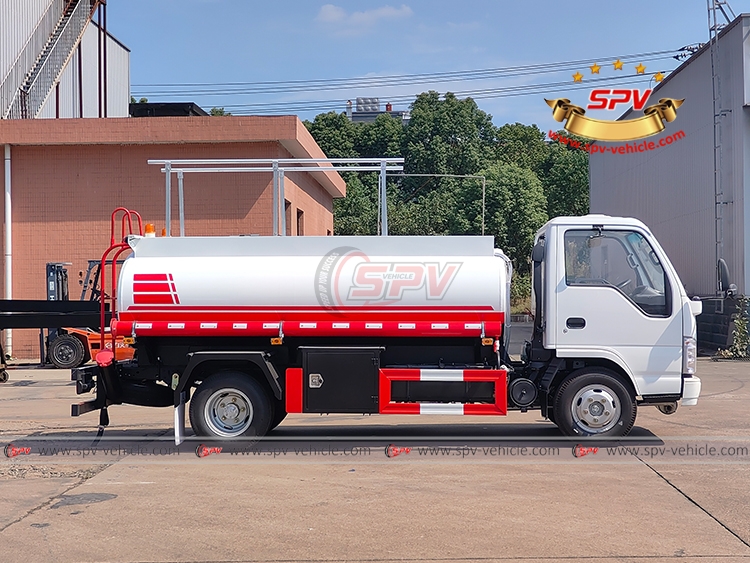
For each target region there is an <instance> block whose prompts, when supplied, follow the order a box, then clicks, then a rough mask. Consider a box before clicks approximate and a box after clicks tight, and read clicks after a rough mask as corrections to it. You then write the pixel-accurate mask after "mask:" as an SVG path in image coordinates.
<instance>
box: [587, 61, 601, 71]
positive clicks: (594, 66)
mask: <svg viewBox="0 0 750 563" xmlns="http://www.w3.org/2000/svg"><path fill="white" fill-rule="evenodd" d="M589 68H590V69H591V74H599V69H600V68H602V67H600V66H599V65H598V64H596V63H594V64H593V65H592V66H590V67H589Z"/></svg>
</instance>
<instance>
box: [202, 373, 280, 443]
mask: <svg viewBox="0 0 750 563" xmlns="http://www.w3.org/2000/svg"><path fill="white" fill-rule="evenodd" d="M272 418H273V406H272V404H271V400H270V399H269V397H268V393H267V392H266V390H265V389H264V388H263V386H262V385H261V384H260V383H258V382H257V381H256V380H255V379H253V378H252V377H250V376H249V375H247V374H246V373H241V372H236V371H224V372H220V373H217V374H215V375H212V376H211V377H209V378H207V379H206V380H204V381H203V383H201V384H200V385H199V386H198V389H196V391H195V394H194V395H193V397H192V399H191V400H190V425H191V426H192V427H193V431H194V432H195V433H196V434H197V435H198V436H209V437H214V438H239V437H261V436H264V435H265V434H266V432H268V430H269V428H270V426H271V421H272Z"/></svg>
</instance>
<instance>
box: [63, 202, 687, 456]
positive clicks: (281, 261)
mask: <svg viewBox="0 0 750 563" xmlns="http://www.w3.org/2000/svg"><path fill="white" fill-rule="evenodd" d="M124 224H125V222H124V220H123V225H124ZM124 230H125V229H124V228H123V234H124ZM113 233H114V227H113ZM112 242H113V246H112V248H111V249H110V251H111V250H113V249H115V250H117V255H118V256H119V255H120V254H122V253H123V252H125V253H127V252H130V251H131V250H132V253H131V255H130V256H129V257H128V258H127V259H126V260H125V261H124V264H123V265H122V266H121V268H120V272H119V281H118V282H117V288H116V296H117V298H116V300H115V301H114V303H112V304H111V305H112V309H113V310H114V311H113V312H114V314H113V316H112V321H111V331H110V332H109V336H108V337H111V338H115V337H117V336H123V337H125V339H126V341H127V342H129V343H132V345H133V346H134V347H135V348H136V353H135V358H134V359H133V360H132V361H124V362H118V361H115V360H114V358H113V357H112V354H111V352H109V351H103V352H101V353H100V354H99V356H98V357H97V364H98V365H96V366H90V367H84V368H79V369H77V370H73V379H74V380H75V381H76V382H77V392H78V393H79V394H80V393H84V392H87V391H90V390H92V389H94V388H95V389H96V399H94V400H91V401H88V402H86V403H80V404H76V405H73V409H72V414H73V416H78V415H79V414H83V413H85V412H89V411H92V410H97V409H99V410H101V414H100V422H101V424H103V425H106V424H107V423H108V420H109V419H108V415H107V407H108V406H110V405H113V404H122V403H125V404H135V405H148V406H173V407H174V408H175V439H176V441H177V443H179V442H181V441H182V439H183V433H184V419H185V413H184V409H185V405H186V403H187V401H188V400H189V405H190V408H189V415H190V423H191V425H192V428H193V430H194V432H195V433H196V434H197V435H199V436H209V437H214V438H225V439H231V438H238V437H246V436H263V435H265V434H266V433H267V432H268V431H269V430H270V429H272V428H274V427H275V426H277V425H278V424H279V423H280V422H281V421H282V420H283V418H284V417H285V416H286V415H287V413H358V414H361V413H371V414H457V415H505V414H507V411H508V410H509V409H514V410H521V411H527V410H541V414H542V415H543V416H544V417H546V418H548V419H550V420H551V421H552V422H554V423H555V424H556V425H557V426H558V427H559V429H560V430H561V431H562V433H563V434H565V435H570V436H603V437H604V436H606V437H609V436H623V435H626V434H627V433H628V432H629V431H630V429H631V428H632V426H633V424H634V422H635V418H636V409H637V407H639V406H645V405H653V406H656V407H658V408H659V409H660V410H661V411H662V412H664V413H665V414H671V413H673V412H674V411H675V410H676V408H677V406H678V404H680V403H681V404H682V405H695V404H696V402H697V400H698V396H699V394H700V388H701V383H700V379H698V378H697V377H696V376H695V367H696V341H695V337H696V321H695V317H696V316H697V315H699V314H700V312H701V303H700V302H699V301H691V300H689V299H688V297H687V294H686V293H685V290H684V288H683V286H682V284H681V282H680V279H679V277H678V276H677V272H676V271H675V270H674V268H673V267H672V265H671V264H670V262H669V259H668V258H667V256H666V254H665V253H664V251H663V250H662V249H661V247H660V246H659V244H658V243H657V241H656V240H655V238H654V237H653V235H652V234H651V232H650V231H649V230H648V228H647V227H646V226H645V225H644V224H643V223H641V222H640V221H637V220H635V219H626V218H617V217H608V216H603V215H587V216H585V217H559V218H556V219H553V220H551V221H549V222H548V223H547V224H546V225H544V227H542V228H541V229H540V230H539V232H538V233H537V235H536V240H535V246H534V249H533V253H532V257H531V258H532V279H533V284H532V285H533V305H532V307H533V309H534V329H533V337H532V340H531V342H527V343H526V345H525V349H524V353H523V354H522V356H521V360H520V361H513V360H512V359H511V358H510V356H509V355H508V353H507V345H508V336H507V335H508V329H509V324H510V297H509V294H510V280H511V271H512V267H511V262H510V260H509V259H508V258H507V257H506V256H505V255H504V254H503V253H502V251H500V250H497V249H495V248H494V244H493V238H492V237H477V236H463V237H454V236H446V237H422V236H413V237H411V236H410V237H398V236H391V237H255V236H253V237H241V236H240V237H179V238H169V237H160V238H155V237H149V236H145V237H144V236H138V235H130V236H126V237H125V238H124V242H123V243H119V244H118V243H116V242H115V240H114V236H113V240H112ZM105 258H106V255H105ZM105 258H103V260H102V264H103V266H104V265H106V263H107V262H106V260H105ZM110 263H112V262H110ZM112 279H113V280H114V279H115V275H114V273H112ZM102 307H104V303H103V304H102ZM102 315H104V310H103V311H102Z"/></svg>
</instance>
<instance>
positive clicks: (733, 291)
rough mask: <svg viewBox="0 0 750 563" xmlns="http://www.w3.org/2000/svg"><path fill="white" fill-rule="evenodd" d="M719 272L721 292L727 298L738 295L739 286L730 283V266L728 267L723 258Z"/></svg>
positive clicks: (718, 268)
mask: <svg viewBox="0 0 750 563" xmlns="http://www.w3.org/2000/svg"><path fill="white" fill-rule="evenodd" d="M717 270H718V274H719V291H721V292H722V293H724V294H725V296H726V297H734V296H735V295H737V286H736V285H734V284H733V283H731V282H730V281H729V266H727V263H726V261H725V260H724V259H723V258H719V263H718V265H717Z"/></svg>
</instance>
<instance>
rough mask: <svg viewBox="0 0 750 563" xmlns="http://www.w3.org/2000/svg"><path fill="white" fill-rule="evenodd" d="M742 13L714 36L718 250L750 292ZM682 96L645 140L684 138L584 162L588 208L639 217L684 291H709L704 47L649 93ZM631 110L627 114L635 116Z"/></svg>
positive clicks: (709, 123) (710, 213)
mask: <svg viewBox="0 0 750 563" xmlns="http://www.w3.org/2000/svg"><path fill="white" fill-rule="evenodd" d="M747 29H748V21H747V18H743V20H742V21H739V22H738V23H737V24H735V25H734V26H732V27H730V28H728V29H727V30H726V32H725V33H724V34H723V35H722V37H721V38H720V41H719V48H720V61H721V69H720V72H721V86H722V102H723V103H722V105H723V107H724V108H727V109H730V110H731V111H730V113H729V114H728V115H727V117H726V118H725V119H724V122H723V126H722V147H723V150H722V185H723V188H724V193H725V196H724V200H725V201H728V202H730V203H728V204H727V205H725V206H724V209H723V215H724V221H723V223H724V245H723V256H724V258H725V259H726V260H727V263H728V264H729V267H730V270H731V272H732V275H733V278H734V281H735V283H737V284H738V287H739V288H740V290H741V291H744V292H745V293H749V292H750V287H748V282H750V276H746V275H745V268H746V259H745V255H744V253H745V247H746V245H745V235H744V226H743V225H744V221H743V216H744V215H745V210H744V193H745V189H746V187H745V184H746V182H747V180H746V177H747V175H746V174H745V172H744V161H745V159H744V158H743V156H744V153H745V151H746V150H748V149H747V145H748V143H747V142H746V140H745V138H746V136H747V135H748V132H750V128H748V126H747V123H745V122H746V120H747V116H745V111H746V110H744V109H743V101H744V81H743V77H744V72H743V67H744V65H745V64H748V60H750V59H748V58H746V57H744V55H743V52H744V51H745V50H747V47H746V46H743V37H745V36H746V35H747ZM665 97H669V98H678V99H679V98H684V99H685V103H684V104H683V105H682V107H681V108H680V109H679V110H678V114H677V119H676V120H675V121H674V122H673V123H669V124H667V127H666V130H665V131H664V132H663V133H661V134H659V135H657V136H654V137H651V138H649V140H654V141H656V142H658V141H659V139H661V138H662V137H666V136H667V135H671V134H673V133H675V132H677V131H680V130H682V131H684V132H685V137H684V138H682V139H680V140H678V141H675V142H674V143H673V144H671V145H669V146H667V147H663V148H659V149H657V150H654V151H648V152H644V153H635V154H624V155H620V154H610V153H606V154H600V153H596V154H592V155H591V158H590V160H589V173H590V184H591V211H592V212H594V213H607V214H610V215H629V216H634V217H638V218H639V219H641V220H642V221H644V222H645V223H646V224H647V225H649V226H650V227H651V229H652V230H653V232H654V234H655V235H656V236H657V238H658V239H659V241H660V242H661V244H662V246H663V247H664V248H665V250H666V251H667V253H668V254H669V256H670V259H671V260H672V261H673V263H674V264H675V267H676V268H677V270H678V272H679V275H680V277H681V278H682V281H683V283H684V284H685V286H686V288H687V290H688V293H690V294H691V295H703V296H710V295H713V294H714V292H715V286H716V282H715V279H716V266H715V230H714V224H715V222H714V178H713V107H712V92H711V57H710V52H709V51H708V50H704V51H703V52H701V53H699V54H698V55H697V56H695V57H693V58H692V59H691V60H690V61H688V63H687V64H686V65H685V66H683V67H682V68H681V70H680V71H679V72H676V73H673V74H672V75H671V76H670V77H669V79H668V80H667V81H665V82H664V83H663V84H662V86H661V87H660V88H659V90H658V91H657V92H655V93H654V94H652V98H651V100H650V101H649V105H650V104H652V103H655V101H656V100H657V99H659V98H665ZM637 116H638V114H633V115H631V116H628V118H633V117H637Z"/></svg>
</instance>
